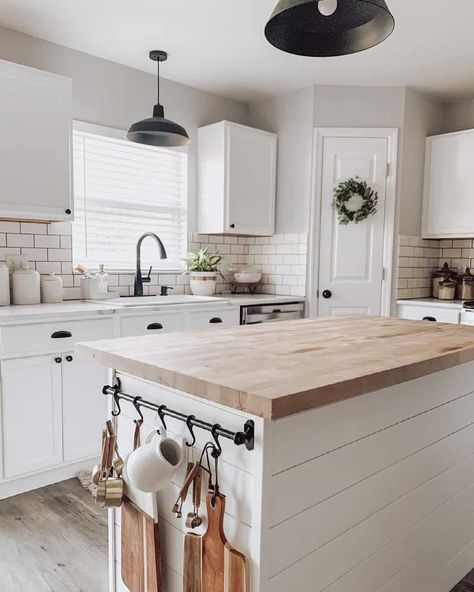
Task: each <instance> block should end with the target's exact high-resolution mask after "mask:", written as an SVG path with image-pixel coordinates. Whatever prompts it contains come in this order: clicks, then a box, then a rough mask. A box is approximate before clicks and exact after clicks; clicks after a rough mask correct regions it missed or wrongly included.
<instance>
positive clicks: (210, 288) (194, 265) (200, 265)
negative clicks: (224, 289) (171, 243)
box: [184, 249, 222, 296]
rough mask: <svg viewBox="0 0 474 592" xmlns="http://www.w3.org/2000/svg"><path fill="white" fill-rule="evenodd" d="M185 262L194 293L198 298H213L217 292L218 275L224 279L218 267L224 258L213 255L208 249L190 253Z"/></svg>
mask: <svg viewBox="0 0 474 592" xmlns="http://www.w3.org/2000/svg"><path fill="white" fill-rule="evenodd" d="M184 261H185V263H186V268H187V273H189V283H190V286H191V291H192V293H193V294H195V295H196V296H212V295H213V294H214V292H215V291H216V283H217V275H218V274H219V275H220V276H221V277H222V274H221V273H220V271H219V267H218V266H219V263H220V262H221V261H222V256H221V255H218V254H217V253H214V254H213V255H211V254H210V253H209V251H208V249H200V250H199V251H194V252H192V253H188V254H187V256H186V257H185V258H184Z"/></svg>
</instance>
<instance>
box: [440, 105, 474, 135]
mask: <svg viewBox="0 0 474 592" xmlns="http://www.w3.org/2000/svg"><path fill="white" fill-rule="evenodd" d="M472 128H474V99H467V100H464V101H455V102H451V103H448V105H447V106H446V120H445V126H444V131H445V132H458V131H460V130H466V129H472Z"/></svg>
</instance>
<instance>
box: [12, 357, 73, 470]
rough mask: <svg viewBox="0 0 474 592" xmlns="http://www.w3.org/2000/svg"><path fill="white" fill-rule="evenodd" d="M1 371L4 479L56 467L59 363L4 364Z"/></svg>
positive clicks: (37, 359) (23, 360) (46, 359)
mask: <svg viewBox="0 0 474 592" xmlns="http://www.w3.org/2000/svg"><path fill="white" fill-rule="evenodd" d="M56 358H57V359H58V360H61V358H62V356H56ZM1 368H2V389H3V391H2V410H3V421H2V424H3V454H4V469H5V471H4V474H5V478H7V479H8V478H9V477H16V476H19V475H22V474H25V473H31V472H34V471H38V470H41V469H46V468H48V467H52V466H55V465H59V464H60V463H61V462H62V437H61V363H60V362H59V363H57V362H56V361H55V356H49V355H48V356H34V357H31V358H21V359H19V360H6V361H4V362H2V364H1Z"/></svg>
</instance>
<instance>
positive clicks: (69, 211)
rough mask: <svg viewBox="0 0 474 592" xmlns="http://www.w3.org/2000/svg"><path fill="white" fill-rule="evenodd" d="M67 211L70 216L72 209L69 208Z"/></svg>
mask: <svg viewBox="0 0 474 592" xmlns="http://www.w3.org/2000/svg"><path fill="white" fill-rule="evenodd" d="M65 212H66V214H67V215H68V216H69V215H70V214H71V210H70V209H69V208H68V209H67V210H65Z"/></svg>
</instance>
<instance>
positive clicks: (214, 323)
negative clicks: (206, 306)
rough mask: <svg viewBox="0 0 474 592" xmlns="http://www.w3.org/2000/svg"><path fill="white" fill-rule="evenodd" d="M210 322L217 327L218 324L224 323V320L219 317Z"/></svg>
mask: <svg viewBox="0 0 474 592" xmlns="http://www.w3.org/2000/svg"><path fill="white" fill-rule="evenodd" d="M209 322H210V323H212V324H213V325H217V324H218V323H222V319H221V318H219V317H213V318H212V319H211V320H210V321H209Z"/></svg>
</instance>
